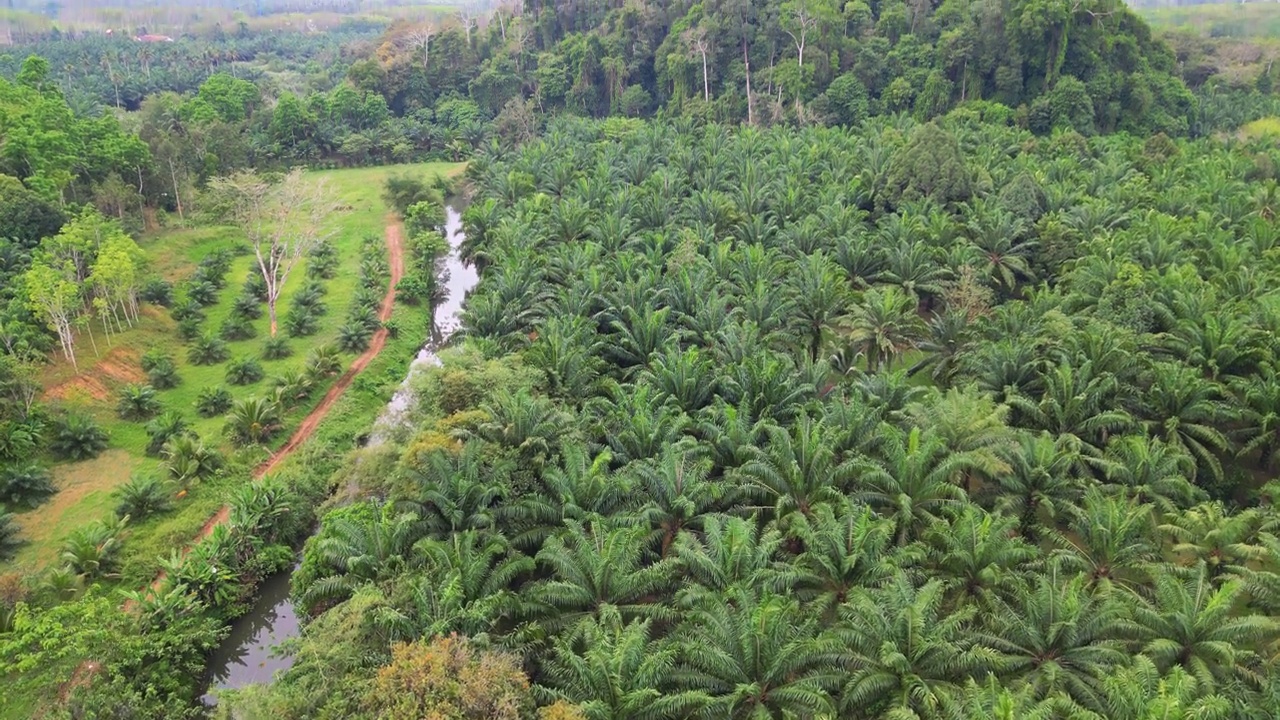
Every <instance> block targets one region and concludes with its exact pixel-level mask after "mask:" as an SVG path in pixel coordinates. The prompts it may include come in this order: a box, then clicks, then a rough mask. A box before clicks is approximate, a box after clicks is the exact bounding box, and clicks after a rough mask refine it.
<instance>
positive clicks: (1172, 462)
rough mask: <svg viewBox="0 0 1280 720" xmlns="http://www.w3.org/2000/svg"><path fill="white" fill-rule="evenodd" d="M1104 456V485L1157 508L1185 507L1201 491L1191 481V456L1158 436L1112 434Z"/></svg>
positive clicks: (1193, 462) (1192, 467)
mask: <svg viewBox="0 0 1280 720" xmlns="http://www.w3.org/2000/svg"><path fill="white" fill-rule="evenodd" d="M1105 459H1106V461H1107V469H1106V480H1107V484H1108V485H1110V486H1113V487H1115V488H1117V489H1119V490H1120V491H1121V492H1123V493H1125V494H1126V495H1127V496H1128V497H1131V498H1133V499H1134V500H1136V501H1137V502H1139V503H1147V502H1150V503H1152V504H1154V505H1155V506H1156V507H1157V508H1159V509H1160V510H1161V511H1164V512H1168V511H1170V510H1172V509H1173V508H1174V507H1187V506H1188V505H1190V504H1191V503H1192V502H1194V501H1195V500H1196V499H1198V498H1199V497H1201V496H1203V494H1204V493H1203V492H1202V491H1200V490H1199V488H1197V487H1196V486H1195V485H1193V484H1192V483H1191V478H1192V477H1194V476H1195V460H1193V459H1192V457H1191V456H1190V455H1188V454H1186V453H1185V452H1183V451H1182V450H1181V449H1179V448H1177V447H1176V446H1172V445H1166V444H1165V443H1163V442H1161V441H1160V440H1155V439H1148V438H1146V437H1143V436H1141V435H1126V436H1124V437H1120V438H1116V439H1114V440H1112V441H1111V443H1110V444H1109V445H1108V446H1107V454H1106V456H1105Z"/></svg>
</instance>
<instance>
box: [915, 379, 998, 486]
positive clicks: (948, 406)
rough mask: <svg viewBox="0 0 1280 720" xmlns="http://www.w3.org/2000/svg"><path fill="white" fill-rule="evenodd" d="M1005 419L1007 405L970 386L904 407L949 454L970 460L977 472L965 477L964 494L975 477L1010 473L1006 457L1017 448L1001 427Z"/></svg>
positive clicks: (951, 390) (916, 423) (967, 474)
mask: <svg viewBox="0 0 1280 720" xmlns="http://www.w3.org/2000/svg"><path fill="white" fill-rule="evenodd" d="M1008 416H1009V408H1008V406H1006V405H1001V404H998V403H996V402H995V401H994V400H993V399H992V398H991V397H990V396H988V395H986V394H984V393H982V392H980V391H979V390H978V389H977V388H976V387H975V386H972V385H970V386H967V387H965V388H963V389H962V388H951V389H950V390H948V391H946V392H945V393H941V394H935V395H933V396H931V397H928V398H927V399H925V400H924V401H922V402H917V403H913V404H912V405H909V406H908V407H907V417H908V418H909V419H910V420H911V421H912V422H913V424H915V425H918V426H920V427H928V428H931V429H932V430H933V431H934V432H936V433H937V435H938V437H939V438H940V439H941V440H942V441H943V443H945V444H946V446H947V447H948V448H950V449H951V451H952V452H956V453H965V454H968V455H970V456H971V457H972V459H973V460H974V462H975V464H976V465H977V469H976V472H975V473H966V475H965V483H964V485H965V490H968V491H972V490H973V480H974V475H975V474H977V475H980V476H981V477H983V478H991V477H999V476H1001V475H1005V474H1007V473H1009V472H1010V471H1011V470H1012V468H1011V466H1010V465H1009V462H1008V460H1007V458H1008V457H1009V456H1010V455H1011V454H1013V452H1014V450H1015V448H1016V447H1017V446H1016V444H1015V443H1016V438H1017V434H1016V433H1015V431H1014V430H1013V429H1012V428H1010V427H1009V426H1008V425H1007V424H1005V421H1006V418H1008Z"/></svg>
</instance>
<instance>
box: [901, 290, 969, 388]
mask: <svg viewBox="0 0 1280 720" xmlns="http://www.w3.org/2000/svg"><path fill="white" fill-rule="evenodd" d="M972 323H973V320H972V318H970V317H969V314H968V313H966V312H964V311H961V310H956V309H953V308H950V307H948V308H946V309H944V310H943V311H942V312H940V313H936V314H935V315H933V317H930V318H929V320H928V322H926V323H925V327H924V329H923V331H922V334H921V337H920V339H919V340H918V341H917V342H916V349H918V350H919V351H920V352H921V353H923V354H924V357H922V358H920V360H919V361H917V362H916V364H915V365H912V366H911V369H910V371H909V372H910V374H911V375H913V376H914V375H916V374H918V373H922V372H924V371H925V370H930V369H931V368H932V369H931V370H930V373H929V376H930V378H931V379H932V380H933V382H934V383H935V384H936V385H937V386H939V387H943V388H945V387H947V386H948V385H950V384H951V381H952V380H953V379H954V378H955V376H956V374H957V373H958V372H959V371H960V368H959V365H960V356H961V355H962V353H964V352H965V351H966V350H967V348H968V346H969V330H970V328H971V327H972Z"/></svg>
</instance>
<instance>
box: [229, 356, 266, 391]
mask: <svg viewBox="0 0 1280 720" xmlns="http://www.w3.org/2000/svg"><path fill="white" fill-rule="evenodd" d="M264 374H265V373H263V371H262V363H260V362H258V359H257V358H254V357H242V358H236V359H235V360H232V361H231V362H230V363H227V376H226V377H227V382H228V383H230V384H232V385H252V384H254V383H256V382H258V381H259V380H261V379H262V377H263V375H264Z"/></svg>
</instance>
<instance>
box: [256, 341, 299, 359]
mask: <svg viewBox="0 0 1280 720" xmlns="http://www.w3.org/2000/svg"><path fill="white" fill-rule="evenodd" d="M292 354H293V348H292V347H291V346H290V345H289V341H288V340H285V339H284V338H282V337H273V338H267V341H266V342H265V343H263V344H262V359H264V360H283V359H284V358H287V357H289V356H290V355H292Z"/></svg>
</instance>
